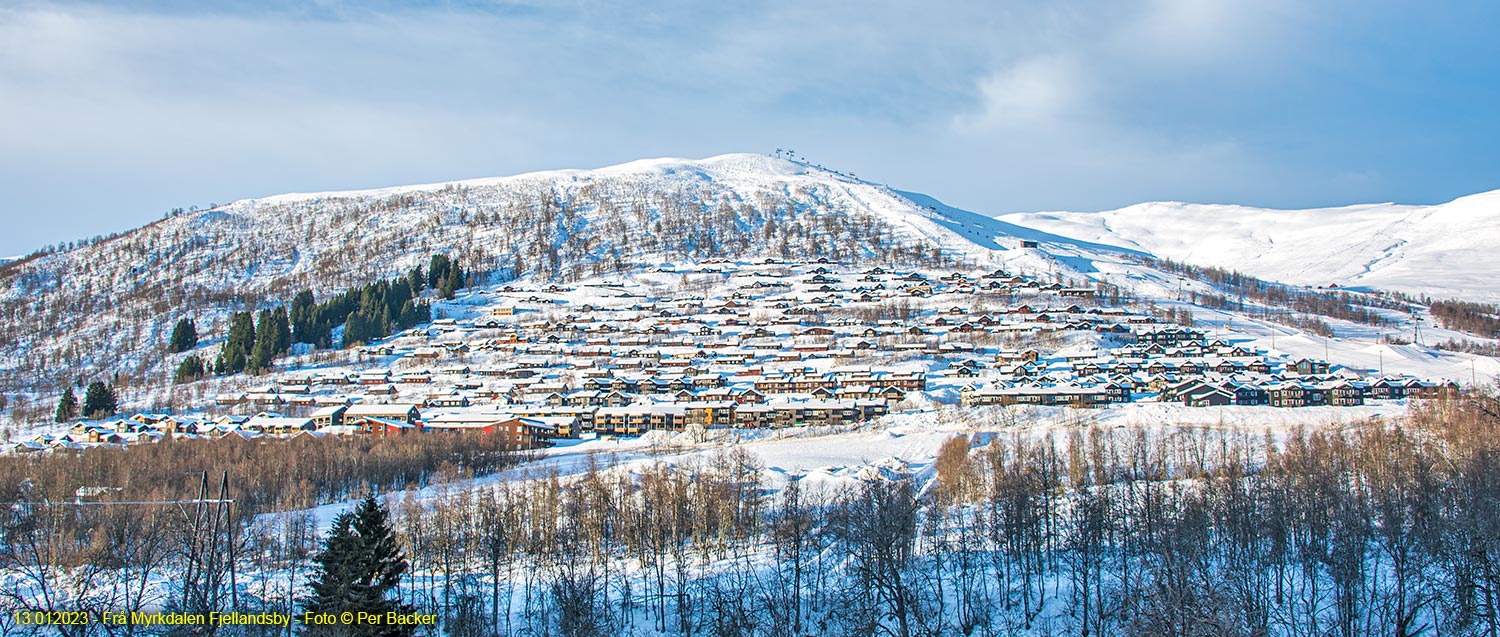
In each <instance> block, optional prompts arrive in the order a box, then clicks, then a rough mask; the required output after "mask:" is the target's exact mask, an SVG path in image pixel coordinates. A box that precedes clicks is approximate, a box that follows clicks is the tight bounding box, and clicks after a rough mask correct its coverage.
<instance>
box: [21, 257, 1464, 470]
mask: <svg viewBox="0 0 1500 637" xmlns="http://www.w3.org/2000/svg"><path fill="white" fill-rule="evenodd" d="M466 294H467V295H468V296H466V297H464V298H461V299H460V300H459V301H460V302H461V303H462V304H463V306H464V307H469V308H482V309H481V310H478V311H471V312H469V313H468V314H467V315H465V316H461V317H457V318H442V319H439V320H436V321H434V322H433V323H432V324H430V325H427V326H423V327H421V328H417V329H414V330H408V331H407V332H405V333H402V334H398V335H396V336H393V337H391V338H388V339H385V340H383V341H381V342H377V343H373V344H370V345H368V346H365V347H364V348H363V349H362V350H361V351H360V352H359V354H360V358H361V360H362V362H361V363H360V364H359V365H357V366H353V367H324V368H316V369H301V370H297V369H293V370H285V371H283V372H282V373H280V374H278V375H275V376H273V377H269V378H268V379H266V380H264V381H263V382H262V384H261V385H259V386H253V387H246V388H244V389H237V390H233V391H224V392H222V393H221V394H219V395H217V396H216V397H215V398H214V401H215V404H216V407H217V408H218V411H220V412H223V413H225V414H227V415H223V416H219V417H216V418H212V419H208V418H196V417H175V416H150V415H138V416H135V417H132V418H129V419H122V420H119V421H115V422H112V423H80V424H79V425H78V426H76V427H74V428H73V429H72V430H70V431H69V432H68V433H67V434H66V435H64V436H60V437H56V438H54V439H53V440H34V441H27V442H26V443H25V444H27V445H29V447H28V450H35V449H39V448H46V447H48V446H49V445H54V446H55V445H72V444H77V445H87V444H129V443H132V442H137V441H149V440H152V439H155V438H156V437H160V436H163V435H167V434H172V435H177V436H203V437H213V438H222V437H224V436H240V437H256V436H298V435H313V436H325V435H344V436H388V435H404V434H409V433H442V432H449V431H484V432H489V433H493V434H495V435H503V436H506V437H507V438H508V443H509V444H513V445H514V446H516V447H517V448H526V447H535V446H539V445H544V444H547V441H548V440H549V439H551V438H554V437H559V436H579V435H585V434H602V435H633V434H639V433H643V432H646V431H651V430H672V431H681V430H685V429H687V428H689V427H694V426H701V427H745V428H764V427H795V426H817V425H845V424H854V423H859V422H864V421H868V420H870V419H873V418H878V417H879V416H881V415H884V414H886V413H887V412H889V411H890V410H892V409H893V408H895V406H896V405H898V404H900V403H902V402H903V401H907V400H908V399H910V398H913V397H914V395H925V396H927V397H929V398H934V399H937V400H950V401H951V400H953V398H954V397H957V399H958V400H959V401H960V402H961V403H962V404H964V405H969V406H984V405H1018V404H1031V405H1067V406H1076V407H1099V406H1104V405H1108V404H1113V403H1123V402H1131V401H1135V400H1160V401H1174V402H1180V403H1183V404H1186V405H1191V406H1214V405H1230V404H1240V405H1272V406H1277V407H1299V406H1308V405H1334V406H1348V405H1359V404H1362V403H1363V402H1364V401H1365V400H1370V399H1384V398H1404V397H1407V396H1423V395H1430V394H1433V393H1436V392H1441V391H1447V390H1450V389H1452V388H1453V387H1452V385H1451V384H1438V383H1431V382H1426V381H1421V380H1417V379H1411V378H1381V379H1378V380H1375V381H1373V382H1371V381H1369V380H1366V379H1364V378H1362V377H1361V376H1360V375H1359V374H1358V373H1355V372H1354V371H1353V370H1349V369H1346V368H1339V369H1330V366H1329V365H1328V364H1327V363H1325V362H1322V361H1315V360H1307V359H1304V360H1297V361H1288V360H1284V359H1278V358H1276V357H1273V356H1271V355H1268V354H1267V353H1265V352H1262V351H1257V350H1255V349H1253V348H1250V347H1247V346H1246V345H1244V344H1240V343H1233V342H1228V341H1224V340H1218V339H1212V338H1209V337H1208V335H1206V334H1205V333H1204V332H1203V331H1201V330H1197V329H1194V328H1192V327H1186V326H1181V325H1175V324H1170V323H1163V322H1160V321H1159V320H1158V319H1157V318H1156V317H1154V316H1151V315H1149V314H1145V313H1141V312H1136V311H1131V310H1129V309H1125V308H1120V307H1111V306H1109V305H1108V304H1106V303H1103V302H1102V299H1101V298H1099V297H1101V296H1103V294H1101V290H1098V289H1095V288H1087V287H1078V286H1076V285H1065V284H1064V283H1063V282H1061V281H1055V282H1043V281H1042V280H1039V279H1038V278H1037V277H1034V276H1028V275H1026V274H1025V273H1013V272H1007V271H1005V270H992V271H975V272H930V271H920V270H918V271H912V270H902V271H896V270H889V269H886V268H882V267H866V268H852V267H846V266H841V265H839V264H835V263H829V262H827V261H826V260H822V261H818V262H809V263H781V262H777V261H774V260H767V261H765V262H758V263H732V262H725V261H719V262H706V263H703V264H698V265H695V266H692V267H687V268H679V267H677V266H668V265H663V266H660V267H658V268H654V269H653V270H652V271H648V272H639V273H637V275H635V276H631V277H627V278H622V279H619V280H593V281H590V282H585V283H581V284H576V285H570V286H563V285H530V286H526V285H520V284H516V285H510V286H505V287H501V288H493V289H490V288H487V289H480V290H472V291H469V292H467V293H466Z"/></svg>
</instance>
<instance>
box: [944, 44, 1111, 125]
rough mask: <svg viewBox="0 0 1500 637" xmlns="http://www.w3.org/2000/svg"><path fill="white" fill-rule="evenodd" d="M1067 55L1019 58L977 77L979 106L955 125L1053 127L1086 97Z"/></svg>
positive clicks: (1077, 71)
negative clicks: (1006, 65)
mask: <svg viewBox="0 0 1500 637" xmlns="http://www.w3.org/2000/svg"><path fill="white" fill-rule="evenodd" d="M1083 75H1084V70H1083V69H1082V68H1080V66H1079V64H1078V63H1077V61H1076V60H1075V59H1074V58H1072V57H1070V56H1067V55H1048V56H1043V57H1034V58H1028V59H1024V60H1021V61H1019V62H1016V63H1015V64H1013V65H1011V66H1009V67H1006V68H1004V69H1001V70H999V71H997V72H995V73H992V74H990V75H988V76H985V77H982V78H980V79H979V80H978V83H977V86H978V90H979V98H980V107H979V110H978V112H977V113H963V114H960V115H958V116H957V117H956V119H955V124H956V125H957V127H958V128H960V129H965V130H972V129H977V130H994V129H1001V128H1012V127H1026V126H1052V125H1056V124H1059V123H1062V122H1065V121H1066V120H1068V119H1069V118H1070V117H1073V116H1076V115H1078V114H1079V112H1080V110H1081V108H1082V106H1083V101H1084V100H1086V99H1087V89H1088V84H1087V80H1086V79H1085V78H1084V76H1083Z"/></svg>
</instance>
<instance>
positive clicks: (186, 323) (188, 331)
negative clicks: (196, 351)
mask: <svg viewBox="0 0 1500 637" xmlns="http://www.w3.org/2000/svg"><path fill="white" fill-rule="evenodd" d="M197 345H198V328H197V326H195V325H193V319H190V318H183V319H178V320H177V326H176V327H174V328H172V340H171V341H170V342H169V343H167V350H168V351H170V352H172V353H173V354H176V353H178V352H186V351H188V350H190V349H193V348H194V347H196V346H197Z"/></svg>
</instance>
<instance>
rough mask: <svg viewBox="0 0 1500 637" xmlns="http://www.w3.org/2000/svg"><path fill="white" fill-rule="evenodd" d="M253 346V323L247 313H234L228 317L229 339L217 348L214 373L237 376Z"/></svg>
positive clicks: (242, 369)
mask: <svg viewBox="0 0 1500 637" xmlns="http://www.w3.org/2000/svg"><path fill="white" fill-rule="evenodd" d="M254 345H255V323H254V321H253V320H252V319H251V318H250V313H249V312H235V313H234V315H233V316H231V317H229V337H228V338H226V339H224V345H223V346H222V347H220V348H219V358H218V360H217V361H215V363H214V371H215V372H217V373H219V374H238V373H240V372H242V371H244V370H245V364H246V363H247V362H249V359H250V350H251V348H252V347H254Z"/></svg>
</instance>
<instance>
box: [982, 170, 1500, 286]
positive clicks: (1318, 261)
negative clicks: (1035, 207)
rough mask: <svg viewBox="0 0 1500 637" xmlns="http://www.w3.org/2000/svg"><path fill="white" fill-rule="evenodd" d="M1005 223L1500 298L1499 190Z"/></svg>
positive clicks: (1313, 281)
mask: <svg viewBox="0 0 1500 637" xmlns="http://www.w3.org/2000/svg"><path fill="white" fill-rule="evenodd" d="M999 219H1000V220H1001V221H1004V222H1008V223H1013V224H1016V225H1020V226H1025V227H1028V228H1032V229H1036V230H1040V231H1046V232H1051V233H1056V234H1059V235H1065V236H1068V237H1073V238H1076V239H1080V240H1085V241H1092V242H1097V243H1101V244H1107V245H1111V246H1117V247H1122V248H1128V249H1131V250H1138V251H1141V252H1147V253H1151V254H1154V255H1157V256H1160V257H1166V258H1169V259H1174V260H1178V261H1185V262H1188V263H1192V264H1195V265H1208V266H1218V267H1222V268H1229V269H1234V270H1239V271H1242V272H1245V273H1248V274H1252V275H1255V276H1258V277H1260V278H1264V279H1272V280H1278V281H1284V282H1288V283H1297V284H1302V285H1328V284H1331V283H1337V284H1339V285H1340V286H1345V287H1348V286H1357V287H1368V288H1378V289H1388V290H1397V291H1402V292H1408V293H1413V294H1429V295H1431V296H1433V297H1438V298H1443V297H1453V298H1466V299H1476V300H1490V301H1493V300H1497V299H1500V283H1497V281H1500V253H1496V252H1495V250H1494V249H1493V247H1492V244H1493V242H1494V239H1495V238H1496V237H1500V191H1493V192H1487V193H1481V194H1477V195H1471V196H1468V197H1462V198H1459V199H1455V200H1453V201H1451V202H1448V203H1445V204H1440V205H1435V206H1405V205H1396V204H1371V205H1359V206H1347V207H1343V208H1320V209H1312V210H1268V209H1263V208H1249V207H1245V206H1226V205H1202V204H1186V203H1177V202H1154V203H1144V204H1139V205H1135V206H1130V207H1127V208H1121V209H1119V210H1110V211H1105V212H1038V213H1020V214H1008V215H1002V216H1000V217H999Z"/></svg>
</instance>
